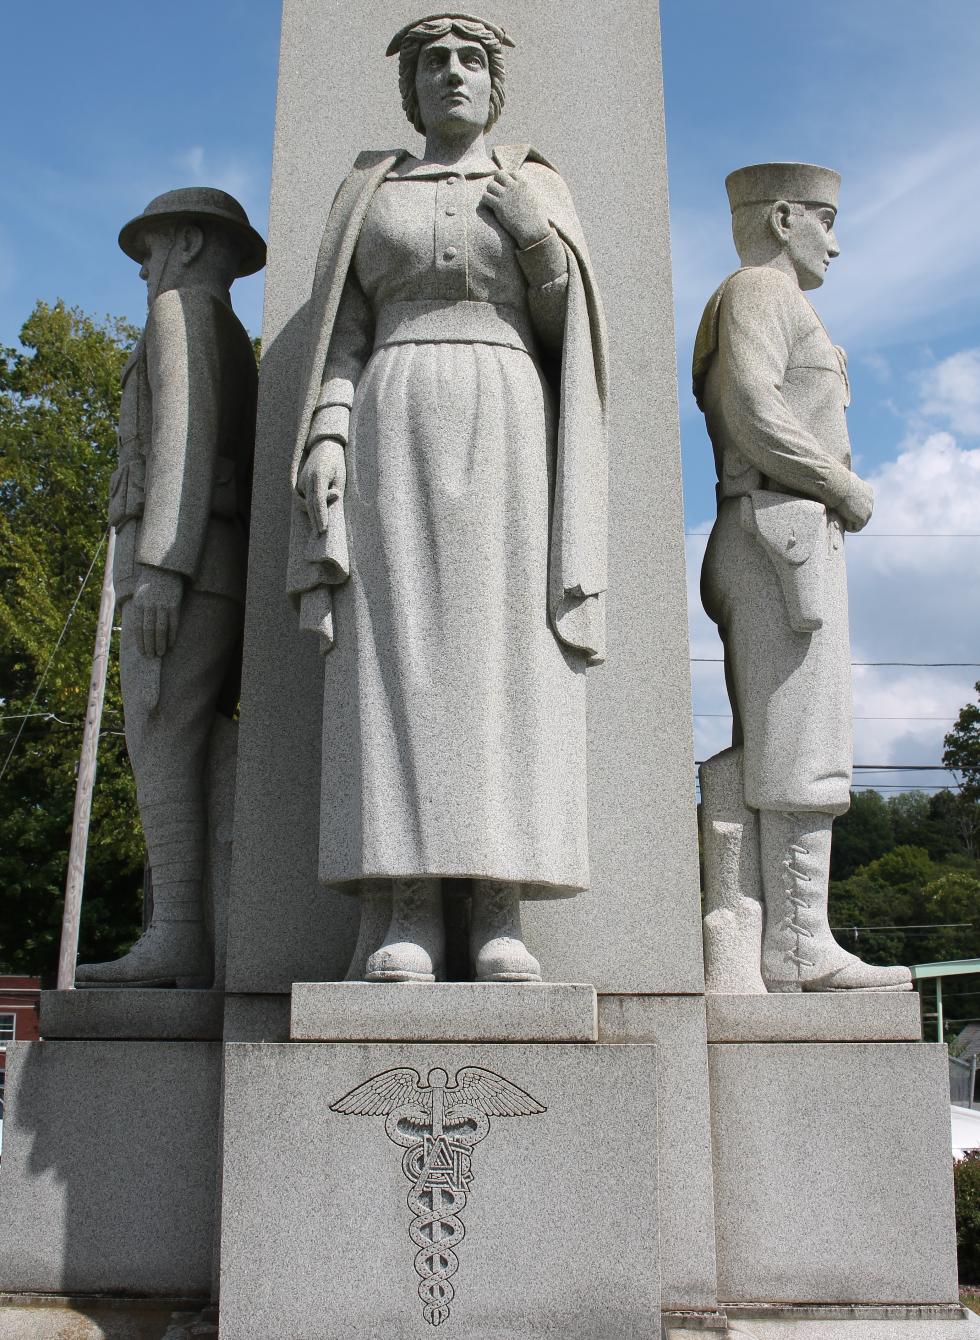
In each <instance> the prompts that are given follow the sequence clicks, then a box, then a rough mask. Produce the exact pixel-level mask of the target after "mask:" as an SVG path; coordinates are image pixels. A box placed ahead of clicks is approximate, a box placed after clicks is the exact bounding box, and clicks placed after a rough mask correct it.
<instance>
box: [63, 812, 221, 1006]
mask: <svg viewBox="0 0 980 1340" xmlns="http://www.w3.org/2000/svg"><path fill="white" fill-rule="evenodd" d="M140 817H141V819H142V821H143V831H144V833H145V834H146V847H147V854H148V856H149V861H150V870H151V871H152V874H153V915H152V917H151V919H150V924H149V926H148V927H147V928H146V930H145V931H144V932H143V934H142V935H141V936H140V938H139V939H138V940H137V941H136V943H135V944H134V945H133V947H132V949H130V950H129V952H128V953H126V954H124V955H123V956H122V958H118V959H113V960H112V961H110V962H107V963H82V964H79V966H78V968H77V969H76V972H75V981H76V983H78V984H79V985H81V986H146V987H149V986H153V987H159V986H177V987H186V988H198V989H199V988H207V987H209V986H211V984H212V982H213V980H214V955H213V952H212V948H211V942H210V937H209V935H208V930H207V926H206V925H205V921H204V905H203V888H204V878H203V875H204V852H205V827H206V825H205V819H204V813H203V806H202V805H200V804H197V803H196V802H175V803H166V802H165V803H162V804H154V805H143V806H141V807H140Z"/></svg>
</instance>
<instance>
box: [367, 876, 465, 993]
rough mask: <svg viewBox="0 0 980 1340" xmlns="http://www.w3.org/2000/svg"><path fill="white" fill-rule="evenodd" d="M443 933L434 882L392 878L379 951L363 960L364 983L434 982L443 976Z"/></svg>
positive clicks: (438, 890) (436, 882)
mask: <svg viewBox="0 0 980 1340" xmlns="http://www.w3.org/2000/svg"><path fill="white" fill-rule="evenodd" d="M445 957H446V931H445V927H444V925H443V920H442V887H441V885H440V882H439V880H437V879H396V880H393V881H392V885H391V919H390V921H389V922H388V929H387V931H386V932H385V936H384V941H383V943H382V945H381V948H380V949H376V950H375V951H374V953H373V954H372V955H371V956H370V958H369V959H368V961H367V971H366V972H365V974H364V977H365V980H366V981H368V982H434V981H435V979H436V977H437V976H441V975H442V973H443V965H444V963H445Z"/></svg>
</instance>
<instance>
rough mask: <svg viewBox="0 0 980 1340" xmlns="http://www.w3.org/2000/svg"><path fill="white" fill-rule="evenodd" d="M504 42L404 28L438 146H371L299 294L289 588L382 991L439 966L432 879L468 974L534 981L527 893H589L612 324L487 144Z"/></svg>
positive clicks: (528, 161) (573, 246)
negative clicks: (304, 343)
mask: <svg viewBox="0 0 980 1340" xmlns="http://www.w3.org/2000/svg"><path fill="white" fill-rule="evenodd" d="M512 45H513V43H512V42H511V40H510V38H509V37H508V36H507V35H506V33H505V32H504V31H503V30H502V29H501V28H499V27H498V26H496V25H495V24H492V23H489V22H484V21H483V20H481V19H477V18H474V17H471V16H460V15H442V16H435V17H431V18H427V19H423V20H421V21H419V22H417V23H414V24H411V25H409V26H408V27H406V28H404V29H402V30H401V31H400V32H399V33H398V34H397V35H396V36H395V38H394V39H393V40H392V43H391V45H390V47H389V49H388V54H389V55H393V54H395V53H396V52H397V53H398V56H399V79H400V86H401V92H402V102H403V105H404V108H405V111H406V114H407V115H408V117H409V120H410V121H412V123H413V125H415V127H416V128H417V129H418V130H419V131H420V133H422V134H423V135H424V136H425V153H424V155H423V156H422V157H421V158H418V157H415V156H413V155H412V154H410V153H408V152H406V151H391V152H368V153H364V154H361V155H360V156H359V157H358V159H357V161H356V162H355V164H354V168H353V170H352V171H351V173H350V174H349V175H348V177H347V178H346V180H345V181H344V183H343V185H342V186H341V188H340V191H339V192H338V194H337V197H336V199H335V201H334V204H333V207H332V209H331V211H330V215H329V218H328V220H327V225H326V231H325V233H324V238H323V243H322V246H321V249H320V255H319V258H318V262H317V269H316V276H315V279H314V286H313V294H312V298H311V302H310V320H311V327H310V349H311V363H310V367H309V376H308V383H307V394H306V399H305V403H304V407H303V411H302V414H301V420H300V425H299V436H298V441H297V447H296V452H295V454H294V461H293V476H292V478H293V485H294V503H293V516H292V534H291V543H290V570H289V583H288V584H289V590H290V593H291V595H292V596H293V597H294V598H295V599H296V601H297V603H298V606H299V610H300V622H301V626H302V627H304V628H307V629H311V630H315V631H316V632H318V633H319V634H320V637H321V645H322V647H323V649H324V650H325V651H329V656H328V657H327V662H326V675H325V696H324V713H323V763H322V768H323V784H322V799H321V827H320V869H319V874H320V879H321V880H322V882H324V883H326V884H336V885H340V886H342V887H348V888H350V889H351V891H352V892H359V893H360V895H361V898H362V935H361V939H360V941H359V949H358V951H356V953H355V965H352V973H353V971H354V969H355V966H356V971H357V975H361V974H364V975H366V977H367V978H368V980H373V981H431V980H433V979H434V978H436V977H439V976H440V975H442V974H443V972H444V956H445V931H444V926H443V915H442V890H441V881H443V880H454V881H460V880H463V881H466V882H467V883H466V885H465V887H466V888H467V889H468V891H469V892H470V895H471V916H470V952H471V954H472V961H473V970H474V974H475V976H476V977H477V978H478V979H480V980H490V981H538V980H540V967H539V964H538V962H537V960H536V959H535V958H534V957H533V956H532V955H531V953H530V952H529V950H528V949H527V948H526V946H525V945H524V943H523V937H522V932H521V923H520V902H521V899H522V898H534V897H543V898H556V897H564V896H568V895H571V894H574V893H575V892H576V891H577V890H581V889H584V888H586V887H587V886H588V881H589V867H588V846H587V824H586V817H587V815H586V775H585V668H586V666H587V665H588V664H592V663H596V662H598V661H600V660H602V658H603V654H604V643H603V599H604V590H605V585H606V579H605V541H606V536H605V531H606V455H605V452H606V449H605V399H606V368H605V338H604V330H603V321H602V313H601V308H600V304H599V299H598V295H597V293H596V289H595V283H594V279H593V275H592V270H591V266H590V262H589V258H588V253H587V251H586V247H585V243H584V241H583V239H582V236H581V230H580V228H579V225H578V221H577V219H576V217H575V212H574V209H573V207H572V204H571V200H570V197H569V194H568V190H567V188H566V186H565V184H564V182H563V181H562V179H561V177H560V176H559V175H558V174H557V172H555V171H554V169H552V168H551V167H550V166H549V165H548V164H547V163H546V162H545V161H544V159H543V158H541V156H540V155H538V154H537V153H535V152H534V151H533V150H532V149H530V148H529V147H528V146H526V145H524V146H506V147H498V148H496V149H495V150H494V151H493V153H492V154H491V152H490V151H489V150H488V148H487V145H486V140H485V132H486V131H487V130H488V129H489V127H490V126H492V125H493V123H494V121H496V119H497V118H498V117H499V115H500V113H501V111H502V109H503V103H504V69H503V49H504V47H505V46H512ZM454 887H458V886H454ZM379 909H383V919H382V920H381V921H380V922H379V920H378V914H379ZM372 941H373V942H372ZM371 950H373V952H370V953H369V951H371ZM368 955H369V956H368ZM365 958H366V960H367V961H366V963H365V961H364V960H365Z"/></svg>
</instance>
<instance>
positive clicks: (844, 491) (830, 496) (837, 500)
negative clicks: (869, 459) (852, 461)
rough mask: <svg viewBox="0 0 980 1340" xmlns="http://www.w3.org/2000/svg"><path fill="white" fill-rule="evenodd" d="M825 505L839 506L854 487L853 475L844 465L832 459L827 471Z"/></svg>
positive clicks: (832, 507)
mask: <svg viewBox="0 0 980 1340" xmlns="http://www.w3.org/2000/svg"><path fill="white" fill-rule="evenodd" d="M826 487H827V506H828V507H830V508H831V509H832V510H833V509H835V508H837V507H839V506H840V504H841V503H842V502H843V501H844V500H845V498H847V496H848V494H849V493H851V491H852V489H853V487H854V475H853V473H852V471H850V470H848V468H847V466H846V465H840V464H839V463H838V462H837V461H832V462H831V465H830V468H829V469H828V471H827V486H826Z"/></svg>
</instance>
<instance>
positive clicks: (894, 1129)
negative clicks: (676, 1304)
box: [708, 1042, 958, 1330]
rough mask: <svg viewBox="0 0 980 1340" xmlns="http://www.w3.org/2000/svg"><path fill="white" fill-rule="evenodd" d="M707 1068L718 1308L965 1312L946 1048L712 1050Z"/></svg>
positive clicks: (757, 1046)
mask: <svg viewBox="0 0 980 1340" xmlns="http://www.w3.org/2000/svg"><path fill="white" fill-rule="evenodd" d="M708 1066H709V1074H710V1079H711V1111H712V1148H713V1152H714V1182H715V1194H714V1201H715V1224H716V1234H717V1237H716V1240H717V1248H718V1294H719V1298H720V1300H721V1303H722V1305H724V1304H726V1303H734V1304H741V1303H750V1302H758V1301H760V1300H765V1301H768V1302H771V1303H807V1302H812V1303H821V1304H828V1303H857V1304H860V1303H878V1304H881V1303H899V1304H902V1303H907V1304H922V1303H934V1304H956V1303H957V1301H958V1293H957V1280H956V1243H955V1236H954V1226H953V1183H952V1159H951V1155H950V1148H949V1081H948V1074H947V1063H946V1049H945V1047H941V1046H939V1045H938V1044H931V1043H860V1042H858V1043H798V1044H788V1043H732V1044H729V1043H712V1044H710V1045H709V1047H708ZM749 1329H750V1330H751V1328H749Z"/></svg>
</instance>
